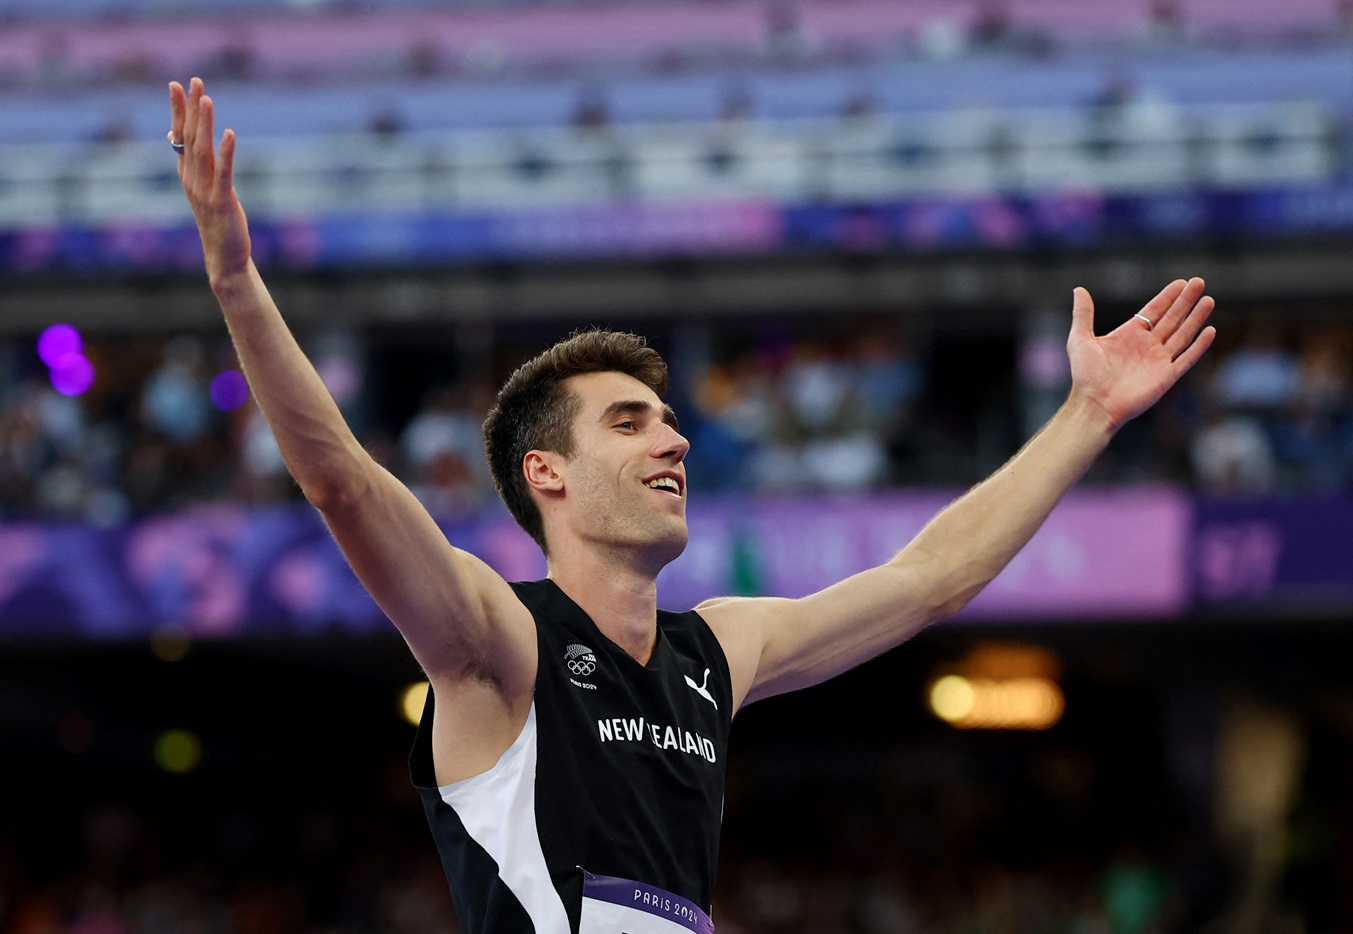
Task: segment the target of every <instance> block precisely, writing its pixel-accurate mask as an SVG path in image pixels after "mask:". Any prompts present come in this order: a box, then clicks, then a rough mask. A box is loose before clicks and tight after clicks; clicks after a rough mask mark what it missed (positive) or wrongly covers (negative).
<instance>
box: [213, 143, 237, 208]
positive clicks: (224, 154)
mask: <svg viewBox="0 0 1353 934" xmlns="http://www.w3.org/2000/svg"><path fill="white" fill-rule="evenodd" d="M234 184H235V131H234V130H226V131H225V133H224V134H223V135H222V136H221V158H220V160H219V161H218V162H217V163H216V190H217V193H218V194H220V195H222V196H225V195H228V194H230V189H231V188H232V187H233V186H234Z"/></svg>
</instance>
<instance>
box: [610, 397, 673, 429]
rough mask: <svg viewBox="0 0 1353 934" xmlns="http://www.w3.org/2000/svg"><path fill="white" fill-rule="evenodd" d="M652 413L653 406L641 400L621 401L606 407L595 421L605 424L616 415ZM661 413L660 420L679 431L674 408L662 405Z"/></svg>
mask: <svg viewBox="0 0 1353 934" xmlns="http://www.w3.org/2000/svg"><path fill="white" fill-rule="evenodd" d="M652 411H653V406H652V405H651V404H650V403H647V402H644V401H643V400H641V399H621V400H618V401H616V402H612V403H611V404H610V405H608V406H606V410H605V411H604V412H602V413H601V417H600V418H598V419H597V421H599V422H607V421H610V420H611V419H612V418H614V417H615V416H617V415H647V414H649V413H650V412H652ZM661 412H662V420H663V421H664V422H666V423H667V424H669V425H671V426H672V428H673V429H674V430H677V431H680V430H681V429H680V426H679V425H678V423H677V416H676V410H675V409H674V408H672V407H671V406H670V405H667V404H665V403H664V404H663V406H662V409H661Z"/></svg>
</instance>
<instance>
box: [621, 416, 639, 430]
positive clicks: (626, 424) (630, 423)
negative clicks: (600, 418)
mask: <svg viewBox="0 0 1353 934" xmlns="http://www.w3.org/2000/svg"><path fill="white" fill-rule="evenodd" d="M615 427H617V428H623V429H624V430H625V431H634V430H635V429H636V428H637V427H638V426H637V425H635V424H634V419H632V418H627V419H625V420H624V421H623V422H618V423H617V424H616V426H615Z"/></svg>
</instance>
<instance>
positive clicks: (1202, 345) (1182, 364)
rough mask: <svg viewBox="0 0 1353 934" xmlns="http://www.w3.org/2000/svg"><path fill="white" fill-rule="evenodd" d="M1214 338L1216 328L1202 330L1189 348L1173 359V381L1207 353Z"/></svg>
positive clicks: (1210, 327) (1208, 327)
mask: <svg viewBox="0 0 1353 934" xmlns="http://www.w3.org/2000/svg"><path fill="white" fill-rule="evenodd" d="M1216 337H1217V329H1216V328H1214V327H1212V326H1211V325H1209V326H1207V327H1205V328H1203V330H1202V331H1201V332H1200V333H1199V335H1198V339H1197V340H1195V341H1194V342H1193V343H1192V344H1189V346H1188V347H1186V348H1185V349H1184V352H1183V353H1181V354H1180V355H1179V356H1178V357H1176V358H1175V361H1174V374H1175V379H1179V378H1180V377H1181V376H1183V375H1184V374H1185V373H1187V372H1188V371H1189V370H1191V369H1193V365H1194V364H1195V363H1197V362H1198V361H1199V360H1201V359H1202V358H1203V354H1205V353H1207V348H1209V347H1211V346H1212V341H1213V340H1215V339H1216Z"/></svg>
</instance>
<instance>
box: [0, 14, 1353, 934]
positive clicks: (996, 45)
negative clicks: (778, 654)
mask: <svg viewBox="0 0 1353 934" xmlns="http://www.w3.org/2000/svg"><path fill="white" fill-rule="evenodd" d="M193 74H198V75H201V76H203V77H204V78H206V79H207V81H208V86H209V88H210V90H211V92H212V94H213V96H214V97H215V99H216V101H217V106H218V113H219V114H220V119H221V122H222V123H223V124H224V125H227V126H232V127H234V128H235V129H236V131H237V132H238V133H239V136H240V154H239V160H238V174H239V187H240V189H241V194H242V197H243V199H244V201H245V205H246V208H247V209H248V210H249V212H250V217H251V220H252V223H253V231H254V242H255V252H256V256H257V258H258V260H259V263H260V265H261V266H262V267H263V269H264V274H265V276H266V278H267V279H268V281H269V283H270V285H271V286H272V288H273V290H274V293H275V294H276V296H277V297H278V299H279V302H280V304H281V306H282V308H283V309H284V312H285V313H286V314H287V316H288V318H289V320H290V321H291V322H292V324H293V327H294V329H295V330H296V332H297V333H298V335H299V337H300V338H301V340H302V342H303V344H304V345H305V346H306V348H307V349H308V351H309V352H310V353H311V355H312V358H313V359H314V360H315V361H316V363H317V365H318V366H319V367H320V369H321V371H322V373H323V374H324V376H325V379H326V381H327V382H328V384H329V386H330V388H331V390H332V391H333V393H334V395H335V397H336V398H337V399H338V400H339V402H340V404H341V405H342V406H343V408H344V410H345V412H346V413H347V415H348V416H349V418H350V420H351V422H352V424H353V425H354V427H355V428H356V430H357V432H358V434H359V436H360V437H361V438H362V439H363V441H364V442H365V443H366V444H367V445H368V446H369V447H370V448H371V450H373V451H374V452H376V453H377V455H378V456H379V457H380V458H381V459H382V460H383V461H384V462H385V463H386V464H388V465H389V466H390V467H391V468H392V469H394V470H395V471H396V472H397V473H398V474H399V475H400V476H402V477H403V478H405V479H406V480H407V481H408V483H409V484H410V485H411V486H412V487H413V488H414V490H415V491H416V492H417V493H418V495H419V496H420V497H421V498H422V499H423V500H424V502H425V503H427V505H428V506H429V508H430V509H432V510H433V512H434V513H435V514H436V515H437V516H438V518H439V520H441V521H442V522H444V523H445V526H446V528H447V529H448V532H449V534H451V535H452V537H453V540H455V541H457V542H458V543H460V544H463V545H466V546H467V547H470V548H471V550H474V551H476V552H478V553H480V554H482V555H484V556H486V557H487V558H489V559H490V560H491V561H492V562H493V563H494V564H495V565H496V566H497V567H499V568H500V569H501V570H502V571H503V572H504V573H505V574H507V575H508V576H511V577H524V576H529V575H534V574H536V573H538V572H539V569H540V565H539V561H538V559H537V558H536V557H535V556H533V555H532V549H531V547H530V546H529V542H527V541H526V540H525V539H524V537H523V536H521V535H520V534H519V533H517V532H516V531H515V530H514V529H513V528H512V526H511V524H510V522H509V521H508V520H507V519H506V517H505V514H504V513H503V512H502V511H501V510H500V508H499V507H498V506H497V505H496V503H495V500H494V497H493V494H492V490H491V487H490V485H489V483H488V481H487V479H486V475H485V472H484V470H483V468H482V467H481V466H480V463H481V452H480V447H479V437H478V423H479V421H480V419H481V418H482V415H483V412H484V411H485V409H486V407H487V404H488V401H489V399H490V398H491V394H492V392H493V391H494V389H495V388H496V386H497V384H498V382H499V381H500V380H501V378H502V377H503V376H504V374H505V373H506V372H508V371H509V370H510V369H511V367H512V366H514V365H515V363H516V362H518V361H520V360H521V359H523V357H524V356H525V355H527V354H529V353H531V352H534V350H536V349H539V347H541V346H543V345H544V344H546V343H548V342H550V341H552V340H553V339H555V338H557V337H560V336H562V335H564V334H566V333H568V332H569V331H570V330H572V329H574V328H576V327H578V326H584V325H591V324H597V325H609V326H615V327H624V328H630V329H634V330H636V331H638V332H640V333H644V334H647V335H649V336H650V338H651V339H652V340H653V341H654V343H655V344H656V345H657V346H658V347H659V348H660V349H661V350H662V351H663V352H664V354H665V355H666V356H667V357H668V359H669V361H670V362H671V363H672V365H673V368H674V376H675V379H676V385H675V388H674V397H675V401H676V404H677V407H678V410H679V411H680V413H681V419H682V424H683V430H685V431H686V433H687V434H688V435H689V436H690V438H691V439H692V441H693V444H694V450H693V453H692V455H691V458H690V461H689V468H690V476H691V480H692V485H693V489H694V496H693V499H692V513H691V515H692V526H693V544H692V547H691V549H690V550H689V552H688V553H687V554H686V555H685V556H683V558H682V559H681V561H680V562H679V563H678V564H676V565H674V566H673V567H672V568H670V569H669V571H668V572H667V573H666V574H665V575H664V577H663V579H662V584H661V586H662V594H663V602H664V604H665V605H670V606H673V607H676V606H679V605H680V606H686V605H690V604H691V603H693V602H695V601H697V600H699V599H701V598H702V597H704V596H707V595H710V594H713V593H718V592H742V593H759V592H774V593H782V594H795V593H802V592H804V591H805V590H807V589H810V588H813V587H816V586H817V585H819V584H821V583H823V582H825V581H829V580H832V579H835V578H837V577H839V576H842V575H844V574H846V573H849V572H851V571H852V570H855V569H857V568H859V567H862V566H864V565H865V564H866V563H869V562H872V561H877V560H881V559H882V558H884V557H886V556H887V555H888V554H890V553H891V551H892V550H894V549H895V548H897V547H899V546H900V545H901V544H902V543H904V542H905V541H906V540H907V538H908V537H909V536H910V535H911V534H912V533H913V532H914V531H915V530H916V529H917V528H918V527H919V525H920V523H921V522H923V521H924V520H925V518H926V517H928V516H929V515H931V514H932V513H933V512H934V511H935V509H937V508H938V507H939V506H940V505H942V504H943V503H944V502H945V501H947V500H948V499H949V498H951V497H952V496H953V495H955V494H956V493H957V492H958V491H961V490H962V489H963V488H964V487H966V486H967V485H969V484H971V483H973V482H975V481H976V480H978V479H979V478H981V477H982V476H984V475H985V474H986V473H987V472H988V471H990V470H991V469H993V468H994V467H996V466H997V465H998V464H999V463H1000V462H1001V461H1002V460H1004V459H1005V458H1006V457H1007V456H1009V455H1010V454H1011V453H1013V451H1014V450H1015V449H1016V448H1017V447H1018V446H1019V444H1020V443H1022V441H1023V440H1024V439H1025V438H1026V437H1027V436H1028V435H1029V433H1030V432H1031V431H1032V430H1033V429H1034V428H1035V427H1036V426H1037V425H1038V424H1040V423H1041V422H1042V420H1043V419H1044V418H1046V417H1047V416H1048V415H1049V414H1050V413H1051V412H1052V411H1053V409H1054V408H1055V407H1056V405H1057V404H1058V402H1059V400H1060V399H1061V397H1062V395H1063V394H1064V392H1065V390H1066V386H1067V379H1068V374H1067V370H1066V366H1065V363H1064V358H1063V356H1062V344H1063V341H1064V338H1065V330H1066V326H1067V323H1068V309H1069V305H1070V292H1071V289H1072V287H1073V286H1075V285H1085V286H1087V287H1089V288H1090V290H1091V292H1092V293H1093V294H1094V295H1095V297H1096V299H1097V302H1098V307H1099V321H1100V326H1101V330H1102V329H1105V328H1107V327H1109V326H1112V325H1113V324H1115V323H1116V322H1118V321H1121V320H1122V319H1123V318H1125V317H1126V316H1128V315H1130V314H1131V312H1132V311H1134V310H1136V308H1137V307H1139V305H1140V304H1141V302H1142V301H1143V300H1144V299H1145V298H1147V297H1148V296H1149V295H1151V294H1153V293H1154V292H1155V291H1156V290H1157V289H1158V288H1159V287H1160V286H1161V285H1162V284H1163V283H1164V282H1166V281H1168V280H1169V279H1171V278H1174V277H1177V276H1187V275H1202V276H1205V277H1206V278H1207V279H1208V280H1209V284H1210V290H1211V291H1212V292H1213V294H1214V295H1216V296H1217V298H1218V302H1219V306H1220V311H1219V313H1218V315H1217V318H1216V323H1217V325H1218V327H1219V330H1220V337H1219V339H1218V342H1217V346H1216V347H1215V349H1214V350H1213V352H1212V353H1211V354H1210V355H1209V358H1208V359H1207V360H1206V361H1205V362H1204V363H1203V364H1202V365H1201V366H1200V367H1199V369H1198V370H1197V371H1195V372H1194V373H1193V374H1191V375H1190V377H1189V378H1188V379H1187V380H1186V381H1185V383H1184V384H1183V385H1181V386H1179V387H1177V388H1176V389H1175V390H1174V391H1173V392H1172V393H1171V395H1170V396H1168V397H1167V399H1166V400H1165V401H1164V402H1163V403H1162V404H1161V405H1159V406H1158V407H1157V408H1156V409H1155V410H1153V411H1152V412H1150V413H1148V414H1147V415H1146V416H1145V417H1143V418H1142V419H1140V420H1139V421H1138V422H1135V423H1133V424H1132V425H1130V426H1129V427H1128V428H1127V429H1125V430H1124V431H1123V432H1122V434H1121V435H1120V437H1119V438H1117V439H1116V441H1115V443H1114V445H1113V447H1112V449H1111V450H1110V451H1109V453H1108V454H1107V455H1106V456H1105V457H1104V458H1103V459H1102V461H1101V462H1100V463H1099V464H1098V465H1097V467H1096V468H1095V470H1094V472H1093V473H1092V475H1091V476H1090V477H1088V478H1087V480H1086V481H1085V482H1084V483H1083V484H1082V486H1081V487H1080V488H1079V490H1078V491H1077V493H1076V494H1075V495H1074V496H1073V497H1072V498H1071V499H1070V500H1069V501H1068V502H1067V503H1066V504H1064V505H1063V506H1062V507H1061V508H1060V509H1059V510H1058V512H1057V513H1056V514H1055V515H1054V517H1053V519H1052V520H1051V521H1050V523H1049V525H1048V527H1047V528H1046V529H1045V530H1044V531H1043V532H1042V533H1040V535H1039V537H1038V538H1037V539H1036V540H1035V541H1034V543H1033V544H1032V545H1031V546H1030V548H1029V549H1028V550H1027V551H1026V552H1025V553H1024V554H1023V555H1021V557H1020V558H1019V559H1018V560H1017V561H1016V563H1015V564H1014V565H1012V566H1011V568H1010V569H1009V570H1008V571H1007V572H1006V574H1004V575H1002V577H1001V578H999V579H998V581H997V582H996V583H995V584H993V585H992V587H991V588H990V590H989V591H988V593H987V594H985V595H984V596H983V597H982V598H981V600H980V601H979V602H978V603H977V604H976V605H975V606H974V607H973V608H972V609H971V610H970V611H968V612H966V613H965V614H964V615H963V617H962V618H961V619H960V620H958V621H954V622H951V623H946V624H943V625H941V626H938V627H935V628H934V629H932V630H930V631H929V632H927V633H925V634H923V635H922V636H921V637H920V638H918V639H917V640H915V641H914V642H913V643H912V644H910V645H908V646H907V647H904V648H903V649H901V650H899V651H897V652H894V653H892V654H891V655H889V656H886V657H884V658H882V659H880V660H878V661H876V662H874V663H872V664H870V665H867V666H865V667H863V668H862V669H860V670H858V671H856V672H853V673H851V674H849V675H847V676H845V677H843V678H841V679H839V680H838V681H836V682H834V683H832V684H830V685H827V686H823V687H821V688H818V689H814V690H812V691H809V692H804V693H803V694H801V695H797V696H794V697H789V698H783V699H778V700H774V701H770V702H766V703H764V704H762V705H757V706H755V707H752V708H750V709H748V710H747V711H746V712H745V713H744V714H742V715H741V716H740V717H739V722H738V727H737V729H736V730H735V734H734V735H735V743H734V755H733V759H732V762H731V764H730V773H729V788H728V798H727V810H726V816H725V838H724V852H723V856H722V866H721V875H720V885H719V894H718V899H717V902H716V905H715V913H714V917H715V920H716V922H718V924H719V930H720V931H721V932H724V934H798V932H809V931H812V932H853V934H909V932H964V934H968V932H972V934H985V932H993V934H995V932H1001V934H1004V932H1011V931H1019V932H1077V934H1092V932H1112V934H1129V932H1142V934H1145V932H1187V931H1210V932H1253V934H1260V932H1281V934H1286V932H1292V934H1298V932H1338V931H1349V930H1353V895H1351V894H1350V893H1353V855H1351V854H1353V754H1350V753H1353V744H1351V743H1350V738H1351V736H1353V688H1351V687H1350V682H1349V678H1348V675H1347V665H1348V660H1349V658H1350V657H1353V656H1351V654H1350V649H1351V648H1353V639H1351V638H1350V631H1353V630H1351V629H1350V626H1351V625H1353V624H1351V623H1350V616H1351V615H1353V543H1351V542H1350V535H1349V530H1350V529H1353V499H1350V496H1349V494H1350V491H1351V487H1353V315H1350V311H1351V310H1353V262H1351V261H1350V258H1349V255H1350V254H1349V250H1350V246H1353V182H1351V181H1350V177H1349V170H1350V166H1351V165H1353V160H1351V158H1350V157H1353V137H1350V127H1351V126H1353V124H1351V123H1350V118H1351V117H1353V4H1350V3H1349V2H1347V0H1288V2H1284V3H1281V4H1275V3H1271V2H1266V0H1227V2H1222V0H1130V2H1122V3H1118V2H1110V0H608V2H604V3H603V2H596V0H541V2H529V0H478V2H475V0H453V2H443V3H434V2H432V0H333V2H328V0H292V2H285V0H3V2H0V519H2V520H3V522H2V523H0V744H2V745H0V763H3V774H4V780H3V787H4V796H3V797H4V804H3V806H0V929H3V930H4V931H9V932H16V934H39V932H41V934H47V932H71V934H77V932H78V934H131V932H203V934H216V932H251V934H252V932H259V934H268V932H309V934H320V932H324V934H339V932H343V934H347V932H389V934H403V932H409V934H414V932H420V934H421V932H450V931H455V930H456V926H455V921H454V915H453V913H452V910H451V905H450V902H449V899H448V896H447V895H446V894H445V885H444V882H443V880H442V879H441V874H440V867H439V866H438V864H437V861H436V856H435V853H434V852H433V850H432V846H431V841H430V839H429V836H428V834H427V832H426V829H425V826H424V823H423V818H422V815H421V812H420V810H419V807H418V804H417V801H416V798H415V796H414V794H413V792H412V790H411V789H410V787H409V785H408V779H407V771H406V769H405V765H404V757H405V755H406V752H407V747H408V744H409V742H410V740H411V738H412V727H411V726H410V725H409V724H408V723H407V722H406V721H405V720H404V719H403V716H402V714H401V709H402V707H401V705H402V703H403V700H404V695H405V691H406V689H408V688H409V687H410V686H411V685H415V688H414V690H415V691H416V684H417V682H418V671H417V669H416V666H414V664H413V663H412V661H411V660H410V659H409V658H407V656H406V652H405V650H404V648H403V645H402V643H401V642H400V640H399V638H398V636H397V635H396V634H395V633H394V632H393V630H392V629H391V628H390V627H389V626H388V624H385V623H383V621H382V620H381V618H380V617H379V614H378V613H377V612H376V610H375V608H374V607H373V606H372V604H371V603H370V601H369V599H367V598H366V597H365V596H364V594H363V593H362V592H361V590H360V588H359V587H358V586H357V585H356V584H355V581H354V580H353V579H352V577H351V575H350V573H348V572H346V570H345V569H344V567H343V565H342V563H341V560H340V559H339V558H338V556H337V554H336V552H335V551H334V550H333V548H332V546H331V545H330V544H329V543H328V539H327V537H326V536H325V533H324V531H323V529H322V527H321V526H320V525H319V523H318V522H317V520H316V519H315V517H314V516H313V515H312V514H311V512H310V510H309V509H308V507H306V506H305V505H304V504H303V503H301V502H299V501H298V496H297V494H296V491H295V489H294V488H293V486H292V484H291V483H290V482H289V481H288V479H287V477H286V475H285V471H284V469H283V468H282V465H281V464H280V462H279V459H278V456H277V452H276V448H275V446H274V445H273V444H272V441H271V438H270V436H269V434H268V432H267V429H266V427H265V426H264V425H263V424H262V423H261V421H260V419H259V417H258V415H257V412H256V410H255V408H254V407H253V404H252V403H251V401H250V400H249V398H248V392H247V387H245V386H243V385H242V382H241V380H240V377H239V375H238V372H237V371H236V363H235V360H234V358H233V353H232V351H231V350H230V346H229V343H228V341H227V339H226V335H225V331H224V328H223V327H222V325H221V322H220V320H219V314H218V312H217V309H216V307H215V304H214V302H213V299H212V297H211V295H210V293H209V290H208V289H207V287H206V283H205V281H204V277H203V275H202V273H201V268H200V262H201V258H200V248H199V245H198V242H197V238H196V233H195V231H194V229H193V227H192V224H191V220H190V218H189V216H188V211H187V207H186V203H185V201H184V198H183V196H182V192H181V190H180V188H179V185H178V181H177V178H176V175H175V172H174V160H173V156H172V154H171V153H170V152H169V150H168V148H167V147H166V146H165V143H164V133H165V130H166V128H167V125H168V110H167V97H166V93H165V84H166V82H167V81H168V80H169V79H171V78H174V79H179V80H186V79H187V78H188V77H189V76H190V75H193Z"/></svg>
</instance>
